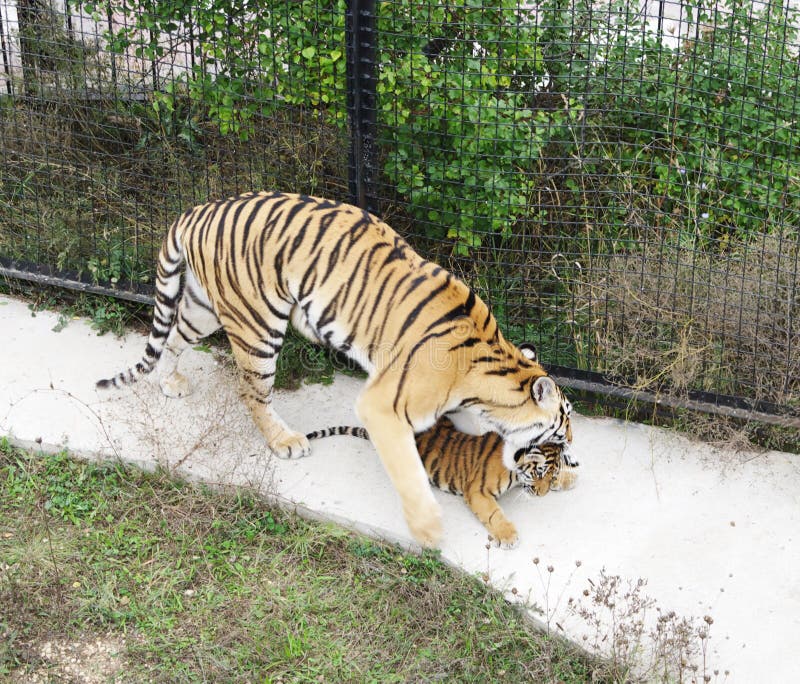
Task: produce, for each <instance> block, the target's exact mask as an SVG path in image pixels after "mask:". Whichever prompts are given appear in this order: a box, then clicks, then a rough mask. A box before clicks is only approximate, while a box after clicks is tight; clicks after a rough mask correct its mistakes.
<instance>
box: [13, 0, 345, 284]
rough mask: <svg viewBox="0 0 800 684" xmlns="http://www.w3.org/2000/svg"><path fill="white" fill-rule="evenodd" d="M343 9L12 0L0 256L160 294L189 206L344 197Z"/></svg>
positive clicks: (38, 268) (336, 6) (111, 0)
mask: <svg viewBox="0 0 800 684" xmlns="http://www.w3.org/2000/svg"><path fill="white" fill-rule="evenodd" d="M343 11H344V10H343V5H342V3H339V4H336V3H328V4H323V3H319V4H318V3H314V2H291V3H289V2H283V3H271V5H270V6H268V7H263V8H262V7H259V9H258V12H255V11H254V10H252V9H250V8H249V5H248V4H247V3H240V2H226V3H217V4H216V6H215V5H214V4H213V3H201V5H199V6H192V5H191V3H184V2H153V1H145V2H137V3H130V2H126V0H109V1H108V2H104V3H95V2H79V3H70V4H69V5H68V6H67V7H65V6H64V4H63V3H62V2H60V1H59V0H0V36H2V44H1V45H0V47H1V48H2V64H0V69H1V73H0V93H2V94H1V95H0V98H1V99H0V103H2V104H1V106H0V127H2V128H0V131H1V136H2V142H0V207H1V209H0V257H2V258H3V259H4V260H5V262H6V263H9V262H11V261H13V262H15V263H23V264H27V266H28V267H30V268H31V269H32V270H35V271H49V272H57V273H59V274H66V275H67V276H68V277H69V278H79V279H81V280H84V281H85V280H87V279H88V280H89V281H93V282H97V283H103V284H110V285H112V286H114V287H117V288H118V289H119V290H120V291H123V290H131V289H133V290H139V289H143V290H145V291H146V290H147V289H148V285H149V282H150V281H151V278H152V273H153V267H154V261H155V254H156V251H157V248H158V246H159V244H160V241H161V238H162V236H163V234H164V232H165V230H166V228H167V227H168V225H169V223H170V222H171V221H172V220H173V219H174V218H175V217H176V216H177V215H178V214H179V213H180V212H181V211H183V210H184V209H186V208H187V207H189V206H193V205H195V204H197V203H200V202H202V201H205V200H206V199H208V198H211V197H213V198H217V197H224V196H228V195H232V194H235V193H237V192H243V191H247V190H251V189H254V188H263V187H283V188H293V189H297V190H299V191H306V192H316V193H319V194H323V195H328V196H339V197H344V196H345V194H346V192H347V168H346V163H347V161H346V160H347V136H346V127H345V126H341V125H337V122H338V121H344V120H345V118H346V117H345V106H346V93H345V90H344V83H343V77H344V71H345V68H344V48H343V43H344V29H343ZM319 40H322V41H324V42H325V45H321V44H319V42H318V41H319ZM328 43H330V44H332V45H333V47H330V48H329V47H328V45H327V44H328ZM322 107H324V110H325V116H324V117H323V115H322V114H321V109H322ZM142 286H143V287H142Z"/></svg>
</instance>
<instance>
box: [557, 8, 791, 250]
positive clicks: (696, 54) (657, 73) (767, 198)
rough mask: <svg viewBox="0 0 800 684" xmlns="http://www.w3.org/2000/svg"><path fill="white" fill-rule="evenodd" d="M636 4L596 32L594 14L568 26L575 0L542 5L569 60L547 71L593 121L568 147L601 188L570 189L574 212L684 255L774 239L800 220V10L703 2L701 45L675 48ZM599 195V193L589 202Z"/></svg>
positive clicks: (581, 182) (690, 11)
mask: <svg viewBox="0 0 800 684" xmlns="http://www.w3.org/2000/svg"><path fill="white" fill-rule="evenodd" d="M629 5H630V3H628V2H625V1H620V0H617V1H616V2H612V3H611V6H610V10H609V14H608V16H607V18H606V19H605V22H606V23H605V26H600V25H597V24H594V25H593V26H592V30H591V31H589V30H588V29H586V30H584V29H582V27H586V26H588V25H589V24H590V19H589V18H587V17H588V16H589V12H590V9H589V8H588V7H587V6H586V5H585V3H583V4H582V7H581V9H580V10H579V11H578V12H576V16H575V17H574V18H573V22H572V24H569V23H568V24H566V25H562V24H561V22H564V21H566V18H565V17H564V16H563V10H564V3H563V2H561V1H560V0H552V1H550V0H548V2H546V3H545V5H544V10H543V14H544V21H545V22H548V21H549V22H551V24H552V25H551V26H549V28H547V27H546V28H543V30H542V34H543V39H544V40H545V41H547V43H548V46H546V47H543V51H544V52H545V54H548V47H552V48H553V51H554V52H555V53H556V54H557V55H559V56H561V57H562V58H566V60H564V59H562V61H559V62H558V63H553V62H551V61H548V62H547V66H548V68H550V67H551V65H552V67H553V72H554V81H555V84H556V88H561V89H563V90H565V91H570V90H577V91H579V95H577V98H578V99H579V100H580V101H581V103H582V104H583V106H584V108H585V113H586V118H585V123H584V127H583V131H582V144H581V145H580V146H578V147H575V145H574V144H573V141H572V140H562V141H561V142H562V144H563V145H564V147H562V148H561V149H562V157H569V156H571V155H575V156H576V157H577V158H578V159H580V160H581V171H582V173H584V174H587V173H588V174H589V175H590V176H591V177H592V178H591V180H590V181H587V180H586V179H585V178H583V179H576V178H574V177H569V181H568V182H566V183H565V189H566V190H567V191H568V192H571V193H573V195H574V196H573V197H572V198H570V197H569V196H567V197H565V198H563V204H564V205H566V206H570V207H581V206H584V207H586V206H588V207H592V209H593V210H594V211H593V212H592V213H593V216H592V218H593V219H594V221H595V222H597V224H598V225H599V226H603V225H604V226H606V227H607V229H608V230H609V232H610V233H613V234H615V235H619V236H623V237H631V238H634V239H638V238H641V237H642V234H641V233H640V232H639V231H641V230H642V229H643V227H645V226H655V227H659V228H662V229H669V230H670V238H671V239H673V238H674V240H675V242H676V243H677V244H679V245H681V246H684V247H694V246H698V247H711V248H716V247H723V248H724V247H725V246H726V245H727V244H728V242H729V240H730V239H731V237H737V238H746V237H748V236H752V235H753V234H754V233H764V232H766V233H769V232H774V231H775V230H776V229H777V228H779V227H780V226H781V225H783V224H784V223H786V222H787V219H788V218H789V217H790V216H792V215H796V213H797V212H798V211H800V193H799V192H798V180H800V146H799V145H798V140H797V134H796V124H797V119H798V115H799V114H800V100H798V98H797V92H798V91H797V88H798V84H800V63H799V62H798V60H797V51H798V44H797V37H798V26H799V25H800V18H799V16H798V12H797V10H796V9H794V8H791V7H788V6H783V3H780V2H775V1H772V2H766V3H757V4H753V3H750V2H745V1H744V0H727V2H721V3H718V4H717V7H716V8H715V9H714V10H708V9H703V8H702V3H699V2H692V3H689V4H688V5H687V6H686V15H685V18H686V19H687V20H688V21H689V22H690V24H691V25H692V26H693V28H692V29H691V32H690V35H689V36H686V37H685V39H684V40H682V42H680V44H679V45H677V46H676V47H671V46H669V45H668V44H666V43H665V42H664V41H663V40H662V39H661V37H660V36H657V35H656V34H655V32H654V30H653V29H652V28H649V27H648V25H647V24H646V22H644V21H643V20H641V19H637V18H635V17H632V16H631V14H630V12H629ZM637 21H638V22H639V25H638V26H637ZM570 41H571V42H570ZM566 44H569V45H570V46H571V49H570V50H567V49H565V48H564V46H565V45H566ZM755 46H757V47H755ZM587 185H591V186H593V187H594V188H599V190H598V192H596V193H595V194H594V195H592V196H588V197H587V195H586V193H585V188H586V187H587ZM601 196H602V197H601ZM639 210H644V212H645V213H644V214H643V215H642V214H640V215H639V216H638V219H637V211H639ZM574 218H575V220H580V218H582V217H580V218H579V217H574ZM598 219H599V220H598ZM632 228H633V229H634V230H633V231H632V230H631V229H632Z"/></svg>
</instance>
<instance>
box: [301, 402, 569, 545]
mask: <svg viewBox="0 0 800 684" xmlns="http://www.w3.org/2000/svg"><path fill="white" fill-rule="evenodd" d="M566 404H567V406H569V402H566ZM565 419H566V425H565V427H564V429H563V436H561V435H559V434H557V435H556V436H555V438H556V439H557V440H561V441H560V443H554V442H547V443H546V444H540V445H538V446H529V447H527V448H526V447H523V448H521V449H518V450H517V451H516V452H515V454H514V468H512V469H511V470H509V469H508V468H506V467H505V465H504V463H503V438H502V437H501V436H500V435H498V434H497V433H496V432H487V433H484V434H483V435H470V434H467V433H464V432H459V431H458V430H456V428H455V426H454V425H453V423H452V422H451V421H450V420H449V419H448V418H446V417H444V418H440V419H439V420H438V422H437V423H436V424H435V425H434V426H433V427H432V428H430V429H428V430H426V431H425V432H422V433H420V434H418V435H416V436H415V440H416V443H417V450H418V451H419V455H420V459H421V460H422V465H423V466H424V467H425V472H426V473H427V475H428V479H429V481H430V482H431V484H433V485H434V486H436V487H438V488H439V489H442V490H444V491H446V492H450V493H451V494H461V495H463V496H464V500H465V501H466V502H467V505H468V506H469V507H470V509H471V510H472V512H473V513H475V515H476V516H477V518H478V520H480V521H481V523H483V526H484V527H485V528H486V529H487V530H488V531H489V534H490V535H491V537H492V540H493V541H494V542H495V543H496V544H498V545H499V546H501V547H502V548H506V549H509V548H513V547H514V546H516V545H517V543H518V541H519V537H518V534H517V530H516V528H515V526H514V524H513V523H512V522H511V521H510V520H508V518H506V516H505V514H504V513H503V509H502V508H500V505H499V504H498V502H497V499H498V497H500V496H501V495H502V494H504V493H505V492H507V491H508V490H509V489H512V488H513V487H515V486H518V485H519V486H520V487H522V489H523V490H524V491H525V492H527V493H529V494H535V495H536V496H544V495H545V494H547V493H548V492H549V491H550V490H551V489H552V490H557V489H570V488H571V487H572V486H573V485H574V484H575V480H576V478H577V473H576V472H575V467H576V466H577V465H578V463H577V461H574V460H572V458H571V457H570V456H569V455H568V453H567V451H568V444H569V442H571V441H572V430H571V427H570V425H569V416H568V414H567V415H566V417H565ZM332 435H351V436H353V437H361V438H362V439H369V434H368V433H367V431H366V430H365V429H364V428H361V427H348V426H340V427H332V428H327V429H325V430H318V431H316V432H310V433H308V434H307V435H306V437H308V439H321V438H323V437H330V436H332ZM563 466H566V467H563Z"/></svg>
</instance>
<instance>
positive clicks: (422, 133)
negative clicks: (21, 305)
mask: <svg viewBox="0 0 800 684" xmlns="http://www.w3.org/2000/svg"><path fill="white" fill-rule="evenodd" d="M59 1H61V0H0V51H2V62H0V92H1V93H2V95H0V127H2V128H0V132H1V136H2V137H1V138H0V269H1V270H0V272H2V273H5V274H6V275H12V276H14V277H22V278H28V279H39V280H47V281H48V282H50V281H53V280H55V281H57V282H58V283H60V284H63V285H67V286H73V287H81V288H86V289H93V290H96V291H104V292H113V293H114V294H117V295H118V296H123V297H128V298H134V299H141V300H145V299H147V297H148V295H149V292H150V283H151V281H152V274H153V264H154V260H155V252H156V249H157V247H158V244H159V242H160V239H161V236H162V235H163V232H164V231H165V229H166V227H167V226H168V225H169V223H170V222H171V220H172V219H173V218H174V216H175V215H177V213H178V212H180V211H182V210H183V209H185V208H187V207H188V206H191V205H193V204H196V203H198V202H200V201H203V200H205V199H207V198H210V197H221V196H227V195H231V194H234V193H236V192H240V191H245V190H251V189H260V188H272V187H276V188H280V189H286V190H296V191H302V192H309V193H314V194H318V195H324V196H329V197H333V198H337V199H343V200H348V201H352V202H355V203H358V204H360V205H361V206H365V207H369V208H370V209H372V210H373V211H375V212H376V213H378V214H379V215H381V216H382V217H383V218H384V219H385V220H387V221H388V222H389V223H390V224H391V225H393V226H394V227H395V228H396V229H397V230H399V231H400V232H401V233H403V234H404V235H405V236H406V237H408V239H409V240H410V242H412V244H414V245H415V246H416V247H417V248H418V249H419V250H420V251H422V252H423V253H425V254H426V255H429V256H430V257H432V258H434V259H435V260H437V261H439V262H441V263H443V264H444V265H447V266H448V267H449V268H451V269H452V270H453V271H455V272H456V273H457V274H458V275H460V276H461V277H463V278H464V279H465V280H467V281H468V282H469V283H470V284H471V285H472V286H473V287H474V288H475V289H476V290H477V291H478V292H479V293H480V294H481V296H483V297H484V298H485V299H486V300H487V301H489V302H490V303H491V304H492V307H493V310H494V311H495V313H496V314H497V316H498V319H499V320H500V322H501V324H502V325H503V327H504V330H505V331H506V333H507V335H508V337H510V338H511V339H513V340H515V341H522V340H528V341H531V342H533V343H535V344H536V345H537V346H538V348H539V350H540V355H541V356H542V358H543V359H544V360H545V361H546V362H547V363H548V365H549V366H550V367H551V369H552V370H553V372H554V373H556V374H557V375H558V376H559V377H560V378H561V379H562V381H563V382H564V383H565V384H567V385H570V386H573V387H579V388H584V389H590V390H595V391H602V392H606V393H609V394H616V395H618V396H623V397H631V396H634V395H635V396H638V397H639V398H646V399H647V398H649V399H652V400H653V401H657V402H660V403H662V404H668V405H679V406H689V407H691V408H699V409H702V410H710V411H721V412H726V413H730V414H733V415H739V416H742V417H755V418H757V419H760V420H764V421H767V422H777V423H779V424H783V425H787V426H798V425H800V247H799V246H798V242H799V241H798V217H799V216H800V136H799V135H798V130H800V128H799V127H798V114H799V113H800V104H799V103H798V102H799V101H798V85H799V77H798V74H800V61H799V59H798V53H799V52H800V42H799V41H798V25H800V19H799V18H798V14H797V12H796V10H795V8H794V4H793V1H789V0H776V1H768V2H751V1H747V2H745V1H743V0H721V1H720V2H717V3H709V2H704V1H703V0H687V1H683V2H669V1H667V0H661V1H660V2H653V1H646V0H641V1H639V0H594V1H592V0H542V1H541V2H538V3H526V2H516V1H514V2H512V1H510V0H495V1H489V0H484V1H483V2H479V1H465V2H454V3H435V2H430V1H424V2H399V1H388V0H387V1H385V2H358V1H357V0H349V1H347V2H346V1H345V0H296V1H292V2H266V3H264V2H262V3H257V4H252V3H248V2H247V1H246V0H205V2H203V3H200V4H194V5H193V6H191V7H190V6H189V5H190V4H191V3H185V2H183V1H182V0H181V1H180V2H178V0H165V1H162V0H159V1H158V2H156V0H144V1H142V2H137V3H130V2H126V1H125V0H106V1H104V2H88V1H87V2H78V3H74V4H73V3H70V4H68V5H67V6H66V7H65V6H64V5H63V4H58V3H59Z"/></svg>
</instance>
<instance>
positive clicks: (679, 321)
mask: <svg viewBox="0 0 800 684" xmlns="http://www.w3.org/2000/svg"><path fill="white" fill-rule="evenodd" d="M799 258H800V246H798V240H797V236H796V235H786V236H784V237H783V238H779V237H778V236H764V237H760V238H758V239H753V240H752V241H750V242H749V243H742V244H739V245H736V246H730V247H729V248H728V250H727V251H726V252H725V253H722V254H718V253H710V252H704V251H701V250H700V249H699V248H698V247H697V246H692V247H686V248H682V247H678V246H672V245H667V244H664V243H651V244H649V245H645V246H644V247H643V248H642V249H641V250H640V251H637V252H631V253H627V254H620V255H616V256H612V257H608V258H606V259H603V260H602V261H599V260H598V261H596V262H595V263H593V264H592V267H593V268H592V271H591V272H590V273H589V274H588V275H587V277H585V278H584V279H583V281H582V282H580V283H579V284H578V286H577V288H576V298H577V299H578V300H579V301H581V302H584V303H585V315H586V316H587V318H588V322H589V324H590V327H591V329H592V331H593V335H594V337H593V340H592V344H593V347H594V354H595V355H596V357H597V358H598V359H601V360H604V362H605V363H606V371H607V373H608V374H609V375H610V376H611V377H613V378H617V379H618V380H619V381H620V382H621V383H626V384H627V383H630V384H632V385H633V386H634V387H636V388H638V389H642V390H649V391H655V392H662V393H665V392H666V393H670V394H672V395H676V396H686V395H687V393H688V392H689V391H692V390H694V391H708V392H721V393H723V394H730V395H734V396H744V397H750V398H753V399H756V400H761V401H767V402H771V403H774V404H777V405H779V406H784V407H794V408H797V407H800V344H798V340H800V316H798V311H800V271H798V269H797V264H798V259H799ZM601 272H602V275H601ZM709 421H711V422H713V423H715V424H717V425H719V424H721V423H724V421H720V419H719V418H711V419H708V420H704V419H701V418H698V421H697V422H698V424H699V425H701V426H702V423H704V422H705V423H708V422H709ZM729 427H730V424H729ZM724 432H727V433H728V436H729V437H730V436H735V434H736V433H737V428H733V429H732V430H725V431H724Z"/></svg>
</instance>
